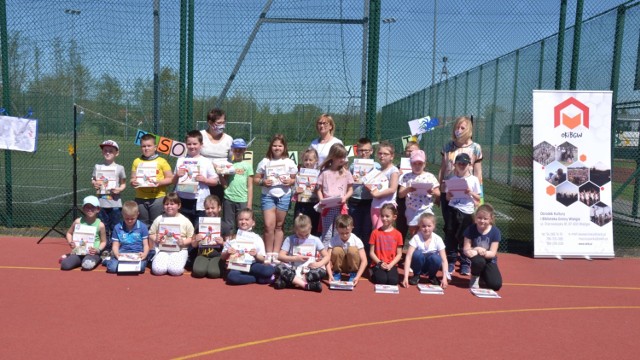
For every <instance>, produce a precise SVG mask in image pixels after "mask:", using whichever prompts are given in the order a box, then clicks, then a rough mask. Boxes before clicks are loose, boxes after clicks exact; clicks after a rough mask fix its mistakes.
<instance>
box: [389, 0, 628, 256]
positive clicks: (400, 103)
mask: <svg viewBox="0 0 640 360" xmlns="http://www.w3.org/2000/svg"><path fill="white" fill-rule="evenodd" d="M638 5H640V4H639V3H638V2H631V3H626V4H623V5H620V6H619V7H617V8H613V9H610V10H608V11H605V12H603V13H601V14H597V15H595V16H593V17H591V18H587V19H585V20H584V21H583V22H582V23H581V24H580V27H581V29H580V30H579V31H580V36H579V37H578V36H576V33H577V31H576V28H577V27H576V26H569V27H567V29H566V31H565V33H564V39H563V40H562V39H559V35H558V34H557V33H556V34H553V35H551V36H548V37H545V38H543V39H542V40H539V41H537V42H534V43H532V44H529V45H526V46H524V47H520V48H517V49H515V50H512V51H510V52H509V53H507V54H506V55H502V56H500V57H498V58H496V59H493V60H490V61H488V62H485V63H482V64H481V65H480V66H477V67H473V68H470V69H469V70H467V71H463V72H460V73H457V74H455V75H454V76H451V77H445V78H443V79H440V81H439V82H437V83H435V84H434V85H432V86H429V87H426V88H424V89H422V90H419V91H416V92H414V93H411V94H408V95H406V96H405V97H403V98H402V99H399V100H396V101H394V102H392V103H390V104H389V105H387V106H384V107H383V108H382V119H384V124H389V125H391V124H394V125H396V126H389V125H385V126H383V127H382V131H381V136H382V137H383V138H384V137H389V138H393V137H397V136H401V135H402V134H403V133H404V132H406V130H405V129H406V126H405V127H404V128H403V124H404V123H405V122H406V121H407V119H413V118H418V117H422V116H425V115H430V116H432V117H436V118H438V119H439V120H440V123H441V126H440V127H439V128H437V129H435V130H434V131H432V132H429V133H427V134H425V136H424V139H423V141H424V145H425V148H426V150H427V151H426V152H427V154H428V158H429V160H430V161H431V162H433V163H435V165H439V164H440V157H441V155H440V151H441V149H442V145H443V144H444V143H446V142H447V140H449V139H450V137H451V133H452V126H453V122H454V121H455V118H456V117H457V116H459V115H461V114H467V115H472V116H473V118H474V140H475V141H476V142H478V143H480V144H481V145H482V146H483V154H484V161H483V178H484V179H485V194H486V198H487V200H488V201H490V202H491V203H492V204H494V205H496V208H497V209H499V212H498V215H499V216H498V219H497V222H498V224H499V226H500V228H501V229H503V232H504V234H505V235H504V236H505V237H506V238H508V239H509V240H510V243H509V244H510V245H514V244H515V245H517V244H518V242H520V244H522V243H526V244H527V245H529V244H530V242H531V237H532V234H533V224H532V219H533V214H532V210H533V197H532V190H533V184H532V181H533V179H532V175H533V169H532V166H531V164H532V151H533V149H532V140H533V132H532V115H533V114H532V97H531V94H532V91H533V90H534V89H579V90H613V92H614V108H615V111H614V117H613V119H612V128H613V129H612V133H613V134H614V151H613V157H614V165H613V169H612V172H613V191H614V199H613V201H614V204H613V208H614V211H615V215H616V216H615V217H614V241H615V247H616V251H617V254H625V253H636V254H637V250H638V246H639V245H640V243H639V242H638V238H637V237H636V236H635V233H636V232H637V230H638V226H640V218H639V216H638V207H637V204H638V201H639V198H638V197H639V196H640V187H638V186H637V185H636V184H638V182H637V181H636V179H637V176H638V171H637V169H638V166H637V164H638V161H640V149H639V148H638V146H639V143H638V140H637V139H638V130H640V129H639V128H638V123H639V122H640V92H639V91H638V90H640V88H639V87H638V86H637V84H634V80H637V79H638V77H639V76H640V75H639V74H638V71H637V69H638V68H637V66H638V41H639V39H638V29H639V21H638V20H639V19H640V16H639V15H640V6H638ZM562 41H564V49H565V50H564V51H563V52H558V44H559V43H561V42H562ZM574 44H575V45H574ZM443 66H446V64H445V65H443ZM557 67H559V68H560V69H561V71H560V72H557V71H556V68H557ZM443 69H444V70H446V68H443ZM445 75H446V74H445ZM558 75H559V76H558ZM402 130H404V131H402ZM603 146H606V145H604V144H603ZM435 171H437V169H435Z"/></svg>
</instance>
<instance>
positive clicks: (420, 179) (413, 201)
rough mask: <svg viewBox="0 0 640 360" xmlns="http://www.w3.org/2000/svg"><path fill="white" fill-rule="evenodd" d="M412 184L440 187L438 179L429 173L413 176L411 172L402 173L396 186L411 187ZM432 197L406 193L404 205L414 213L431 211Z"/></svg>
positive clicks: (422, 193)
mask: <svg viewBox="0 0 640 360" xmlns="http://www.w3.org/2000/svg"><path fill="white" fill-rule="evenodd" d="M413 183H431V184H433V187H434V188H435V187H438V186H440V183H438V179H436V177H435V176H433V174H431V173H429V172H426V171H425V172H423V173H422V174H419V175H417V174H414V173H413V172H409V173H404V174H402V175H401V176H400V180H399V181H398V185H400V186H403V187H411V185H413ZM432 198H433V196H432V195H429V194H428V193H426V192H419V191H414V192H410V193H407V197H406V199H407V200H406V204H407V208H408V209H412V210H415V211H426V210H431V208H432V207H433V200H432Z"/></svg>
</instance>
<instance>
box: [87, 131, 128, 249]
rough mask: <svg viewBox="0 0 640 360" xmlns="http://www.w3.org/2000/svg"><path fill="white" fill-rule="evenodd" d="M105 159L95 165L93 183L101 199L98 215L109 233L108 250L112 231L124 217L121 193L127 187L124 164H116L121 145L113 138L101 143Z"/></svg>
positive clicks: (92, 176)
mask: <svg viewBox="0 0 640 360" xmlns="http://www.w3.org/2000/svg"><path fill="white" fill-rule="evenodd" d="M100 148H101V149H102V157H104V161H103V162H102V163H100V164H96V165H95V166H94V167H93V174H92V175H91V185H93V188H94V189H96V196H97V197H98V200H99V201H100V213H99V214H98V217H99V218H100V220H102V222H103V223H104V226H105V230H106V234H107V247H106V249H107V250H110V248H111V241H109V240H110V239H111V232H112V231H113V228H114V227H115V226H116V224H117V223H119V222H120V220H121V219H122V215H121V211H122V199H121V198H120V194H122V192H123V191H124V189H125V188H126V187H127V175H126V174H125V172H124V166H122V165H119V164H116V162H115V160H116V157H118V155H120V147H119V146H118V143H116V142H115V141H113V140H105V141H104V142H102V144H100Z"/></svg>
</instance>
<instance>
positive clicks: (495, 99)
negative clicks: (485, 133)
mask: <svg viewBox="0 0 640 360" xmlns="http://www.w3.org/2000/svg"><path fill="white" fill-rule="evenodd" d="M499 73H500V58H497V59H496V75H495V78H494V80H493V104H492V109H491V136H490V137H489V139H490V141H489V143H490V144H491V152H490V153H489V179H493V153H494V152H495V150H496V149H495V144H496V143H495V141H494V139H495V134H494V132H495V127H496V112H497V111H496V108H497V105H496V103H497V102H498V74H499ZM482 178H483V179H484V174H483V175H482Z"/></svg>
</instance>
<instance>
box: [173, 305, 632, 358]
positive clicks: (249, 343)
mask: <svg viewBox="0 0 640 360" xmlns="http://www.w3.org/2000/svg"><path fill="white" fill-rule="evenodd" d="M625 309H628V310H640V306H586V307H565V308H541V309H513V310H493V311H479V312H468V313H458V314H443V315H429V316H419V317H412V318H403V319H393V320H383V321H374V322H368V323H361V324H353V325H346V326H338V327H334V328H328V329H320V330H314V331H305V332H301V333H296V334H290V335H283V336H277V337H272V338H268V339H263V340H255V341H247V342H244V343H240V344H236V345H230V346H225V347H221V348H218V349H213V350H207V351H203V352H199V353H195V354H190V355H185V356H181V357H176V358H174V360H182V359H193V358H196V357H201V356H205V355H213V354H217V353H221V352H224V351H229V350H235V349H241V348H245V347H250V346H256V345H261V344H265V343H270V342H275V341H282V340H289V339H295V338H300V337H305V336H311V335H318V334H324V333H329V332H336V331H343V330H350V329H357V328H363V327H371V326H377V325H389V324H397V323H402V322H409V321H421V320H433V319H445V318H453V317H463V316H477V315H497V314H513V313H524V312H542V311H567V310H625Z"/></svg>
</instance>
